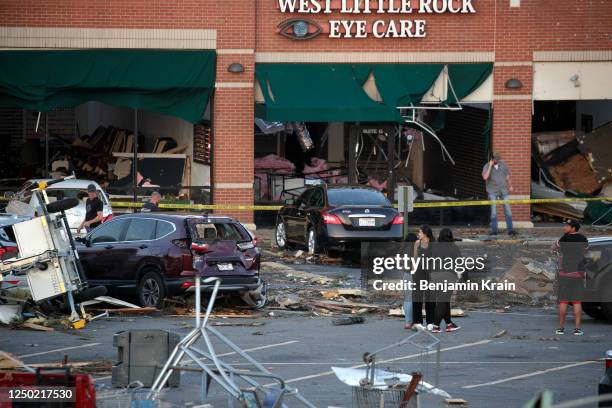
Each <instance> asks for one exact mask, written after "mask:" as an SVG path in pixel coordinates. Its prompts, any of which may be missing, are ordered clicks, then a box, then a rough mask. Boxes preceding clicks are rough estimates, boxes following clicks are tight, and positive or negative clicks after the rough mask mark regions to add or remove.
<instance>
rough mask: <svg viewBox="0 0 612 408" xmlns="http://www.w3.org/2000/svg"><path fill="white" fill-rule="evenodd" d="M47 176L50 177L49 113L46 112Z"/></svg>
mask: <svg viewBox="0 0 612 408" xmlns="http://www.w3.org/2000/svg"><path fill="white" fill-rule="evenodd" d="M45 177H47V178H49V114H48V113H45Z"/></svg>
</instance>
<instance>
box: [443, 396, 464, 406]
mask: <svg viewBox="0 0 612 408" xmlns="http://www.w3.org/2000/svg"><path fill="white" fill-rule="evenodd" d="M444 403H445V404H446V405H467V404H468V402H467V401H466V400H464V399H463V398H446V399H445V400H444Z"/></svg>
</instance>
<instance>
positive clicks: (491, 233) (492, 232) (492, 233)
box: [489, 231, 497, 235]
mask: <svg viewBox="0 0 612 408" xmlns="http://www.w3.org/2000/svg"><path fill="white" fill-rule="evenodd" d="M489 235H497V231H491V232H490V233H489Z"/></svg>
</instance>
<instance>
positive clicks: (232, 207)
mask: <svg viewBox="0 0 612 408" xmlns="http://www.w3.org/2000/svg"><path fill="white" fill-rule="evenodd" d="M581 201H583V202H584V201H612V197H584V198H580V197H572V198H532V199H511V200H470V201H438V202H427V203H423V202H416V203H414V208H441V207H466V206H485V205H491V204H546V203H572V202H581ZM111 205H112V206H113V207H115V208H140V207H142V203H131V202H113V203H111ZM282 207H283V206H282V205H246V204H245V205H242V204H240V205H239V204H160V205H159V208H160V209H164V210H166V209H167V210H190V211H206V210H227V211H278V210H280V209H281V208H282ZM395 207H397V205H395Z"/></svg>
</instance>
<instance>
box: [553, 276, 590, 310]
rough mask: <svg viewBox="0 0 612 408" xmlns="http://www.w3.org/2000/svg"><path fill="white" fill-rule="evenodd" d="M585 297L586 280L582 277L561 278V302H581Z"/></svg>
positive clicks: (559, 296)
mask: <svg viewBox="0 0 612 408" xmlns="http://www.w3.org/2000/svg"><path fill="white" fill-rule="evenodd" d="M583 297H584V280H583V279H582V278H567V277H560V278H559V294H558V299H559V303H562V304H563V303H565V304H567V303H575V304H580V302H581V301H582V299H583Z"/></svg>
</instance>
